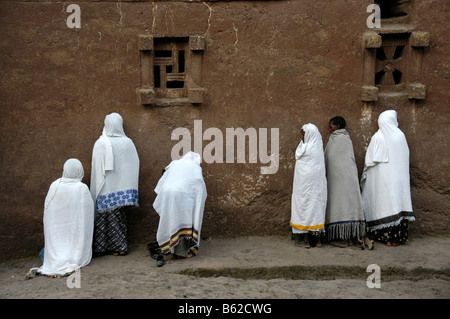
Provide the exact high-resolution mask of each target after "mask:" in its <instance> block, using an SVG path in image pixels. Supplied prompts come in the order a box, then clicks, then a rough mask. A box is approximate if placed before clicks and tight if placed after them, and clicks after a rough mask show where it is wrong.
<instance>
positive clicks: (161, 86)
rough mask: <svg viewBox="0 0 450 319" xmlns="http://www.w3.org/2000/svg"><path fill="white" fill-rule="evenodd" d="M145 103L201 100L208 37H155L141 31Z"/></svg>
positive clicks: (142, 98) (142, 96)
mask: <svg viewBox="0 0 450 319" xmlns="http://www.w3.org/2000/svg"><path fill="white" fill-rule="evenodd" d="M138 45H139V52H140V60H141V87H140V88H139V89H138V95H139V101H140V104H142V105H160V106H169V105H186V104H187V103H191V104H202V103H203V96H204V92H205V89H204V88H203V87H202V86H201V84H202V64H203V52H204V51H205V47H206V44H205V37H204V36H203V35H199V34H197V35H195V34H194V35H188V36H185V37H156V36H153V35H139V42H138Z"/></svg>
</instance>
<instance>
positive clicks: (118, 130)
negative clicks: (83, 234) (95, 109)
mask: <svg viewBox="0 0 450 319" xmlns="http://www.w3.org/2000/svg"><path fill="white" fill-rule="evenodd" d="M138 183H139V156H138V153H137V150H136V147H135V145H134V143H133V141H132V140H131V139H130V138H128V137H127V136H126V135H125V133H124V131H123V120H122V117H121V116H120V115H119V114H117V113H111V114H109V115H107V116H106V118H105V126H104V128H103V133H102V135H101V136H100V138H99V139H98V140H97V141H96V142H95V144H94V148H93V151H92V171H91V185H90V189H91V194H92V198H93V199H94V201H95V203H96V210H97V211H98V212H107V211H112V210H114V209H116V208H119V207H122V206H138V205H139V197H138Z"/></svg>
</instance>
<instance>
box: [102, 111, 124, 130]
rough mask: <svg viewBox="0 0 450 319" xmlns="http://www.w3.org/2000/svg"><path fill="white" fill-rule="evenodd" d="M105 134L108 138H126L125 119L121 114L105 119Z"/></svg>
mask: <svg viewBox="0 0 450 319" xmlns="http://www.w3.org/2000/svg"><path fill="white" fill-rule="evenodd" d="M103 134H104V135H106V136H124V135H125V132H124V130H123V118H122V116H121V115H120V114H119V113H115V112H113V113H111V114H108V115H106V117H105V126H104V127H103Z"/></svg>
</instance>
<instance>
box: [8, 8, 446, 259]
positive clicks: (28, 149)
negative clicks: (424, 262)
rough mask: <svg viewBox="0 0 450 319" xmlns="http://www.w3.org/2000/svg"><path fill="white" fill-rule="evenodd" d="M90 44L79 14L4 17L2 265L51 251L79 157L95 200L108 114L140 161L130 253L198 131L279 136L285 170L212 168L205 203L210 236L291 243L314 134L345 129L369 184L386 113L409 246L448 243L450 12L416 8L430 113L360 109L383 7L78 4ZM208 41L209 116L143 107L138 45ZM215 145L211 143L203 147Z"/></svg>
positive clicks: (47, 11)
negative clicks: (371, 12) (408, 201)
mask: <svg viewBox="0 0 450 319" xmlns="http://www.w3.org/2000/svg"><path fill="white" fill-rule="evenodd" d="M74 3H77V4H78V5H79V6H80V8H81V28H80V29H69V28H68V27H67V25H66V19H67V16H68V13H67V12H66V10H65V9H66V8H67V6H68V4H69V3H68V2H60V1H14V0H12V1H2V2H0V70H1V72H0V96H1V97H2V98H1V99H0V107H1V110H2V114H1V117H0V124H1V126H2V134H1V137H0V147H1V148H2V152H1V155H0V159H1V165H2V169H1V176H0V181H1V184H0V187H1V195H0V196H1V200H2V207H1V210H0V214H1V221H0V251H1V252H2V254H3V255H13V254H34V253H36V252H38V251H39V250H40V248H42V245H43V227H42V214H43V202H44V198H45V195H46V193H47V191H48V188H49V186H50V184H51V182H52V181H53V180H55V179H57V178H59V177H60V175H61V172H62V165H63V164H64V162H65V160H66V159H68V158H70V157H76V158H78V159H80V160H81V162H82V163H83V166H84V169H85V175H84V179H83V181H84V182H85V183H86V184H88V185H89V180H90V169H91V153H92V147H93V145H94V142H95V140H96V139H97V138H98V137H99V136H100V134H101V130H102V128H103V120H104V117H105V115H106V114H109V113H111V112H119V113H120V114H121V115H122V116H123V118H124V127H125V133H126V134H127V135H128V136H129V137H130V138H132V139H133V141H134V142H135V144H136V147H137V150H138V153H139V156H140V160H141V168H140V207H139V208H137V209H134V210H133V211H132V212H131V213H130V214H129V239H130V242H131V243H132V244H133V243H136V244H138V243H146V242H149V241H154V239H155V234H156V230H157V225H158V215H157V214H156V213H155V212H154V210H153V207H152V203H153V200H154V199H155V195H156V194H155V193H154V191H153V189H154V187H155V185H156V183H157V181H158V179H159V177H160V176H161V170H162V169H163V168H164V167H165V166H166V165H167V164H168V163H169V162H170V160H171V157H170V156H171V149H172V147H173V146H174V145H175V143H176V142H177V141H174V140H171V134H172V132H173V130H174V129H175V128H177V127H186V128H188V129H189V130H190V131H191V133H192V134H193V128H194V120H202V125H203V130H205V129H207V128H211V127H214V128H218V129H220V130H221V131H222V132H223V133H225V130H226V128H239V127H241V128H243V129H247V128H256V129H258V128H268V129H269V130H270V128H279V146H280V149H279V151H280V153H279V169H278V171H277V173H276V174H272V175H262V174H261V173H260V165H259V164H254V163H248V161H247V163H246V164H237V163H212V164H206V163H203V164H202V166H203V173H204V177H205V182H206V185H207V188H208V199H207V202H206V209H205V215H204V223H203V229H202V236H205V237H214V236H216V237H218V236H228V237H234V236H245V235H255V234H256V235H273V234H277V235H278V234H280V235H286V234H288V233H289V232H290V227H289V218H290V196H291V191H292V178H293V171H294V164H295V163H294V151H295V148H296V146H297V144H298V142H299V139H300V129H301V126H302V125H303V124H305V123H308V122H310V123H314V124H316V125H317V126H318V128H319V130H320V131H321V133H322V135H323V140H324V145H325V144H326V142H327V140H328V133H327V125H328V120H329V119H330V118H331V117H333V116H336V115H341V116H343V117H345V118H346V120H347V123H348V131H349V133H350V135H351V137H352V140H353V144H354V148H355V156H356V159H357V164H358V169H359V172H361V170H362V164H363V160H364V154H365V149H366V147H367V145H368V143H369V142H370V137H371V136H372V134H374V133H375V131H376V130H377V123H376V119H377V118H378V115H379V114H380V113H381V112H382V111H383V110H385V109H388V108H394V109H396V110H397V111H398V113H399V123H400V128H401V129H402V130H403V131H404V132H405V135H406V137H407V139H408V143H409V147H410V151H411V184H412V186H413V187H412V197H413V206H414V209H415V211H416V217H417V221H416V222H415V223H413V225H411V227H412V232H413V236H414V234H416V235H417V236H419V235H421V234H433V235H442V234H445V235H448V233H449V230H448V225H449V218H448V214H449V211H450V209H449V208H450V204H449V200H448V193H449V183H448V177H447V176H448V169H449V156H448V155H449V146H448V142H447V141H448V133H449V132H448V127H449V124H450V123H449V115H450V114H449V107H448V101H449V100H450V97H449V90H448V80H449V69H450V67H449V64H448V62H447V60H446V57H447V54H448V50H449V38H450V37H448V28H447V21H446V16H445V15H444V14H443V12H446V10H447V11H448V4H447V3H446V1H443V0H423V1H411V3H410V14H409V16H408V18H409V19H410V21H409V23H411V24H413V25H414V26H415V27H416V28H421V29H423V30H426V31H427V32H429V34H430V35H431V37H430V43H429V46H428V47H426V48H425V49H424V53H423V66H422V79H421V81H422V82H423V83H424V84H425V85H426V86H427V95H426V99H423V100H408V99H405V100H403V99H402V100H398V99H395V98H394V99H393V98H384V97H382V98H380V99H379V100H378V101H377V102H363V101H361V86H362V79H363V64H364V50H365V49H364V38H363V35H364V33H365V32H367V31H368V29H367V26H366V19H367V16H368V13H366V8H367V6H368V5H369V4H370V3H373V1H368V0H367V1H366V0H364V1H344V0H342V1H341V0H321V1H306V0H296V1H131V0H130V1H89V0H85V1H79V2H75V1H74ZM141 34H149V35H154V36H157V37H178V36H186V35H188V36H189V35H191V34H202V35H203V36H204V38H205V44H206V48H205V50H204V52H203V61H202V68H201V72H202V83H201V86H202V88H204V89H205V94H204V97H203V103H202V104H201V105H183V106H171V107H157V106H156V107H154V106H152V107H147V106H143V105H141V104H140V103H139V100H138V96H137V94H136V91H137V90H138V89H139V87H140V86H141V73H140V72H141V65H140V63H141V61H140V55H139V45H138V42H139V35H141ZM206 144H207V141H204V142H203V146H205V145H206Z"/></svg>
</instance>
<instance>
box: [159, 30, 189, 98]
mask: <svg viewBox="0 0 450 319" xmlns="http://www.w3.org/2000/svg"><path fill="white" fill-rule="evenodd" d="M154 45H155V47H154V51H155V53H154V59H153V79H154V91H155V97H156V98H185V97H187V85H186V83H185V82H186V72H185V71H186V63H187V61H186V52H187V49H188V41H187V39H186V40H185V39H183V38H182V39H173V38H172V39H165V38H162V39H155V43H154Z"/></svg>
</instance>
